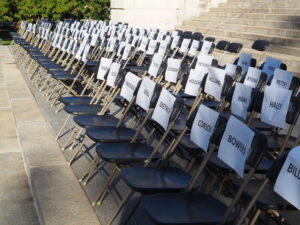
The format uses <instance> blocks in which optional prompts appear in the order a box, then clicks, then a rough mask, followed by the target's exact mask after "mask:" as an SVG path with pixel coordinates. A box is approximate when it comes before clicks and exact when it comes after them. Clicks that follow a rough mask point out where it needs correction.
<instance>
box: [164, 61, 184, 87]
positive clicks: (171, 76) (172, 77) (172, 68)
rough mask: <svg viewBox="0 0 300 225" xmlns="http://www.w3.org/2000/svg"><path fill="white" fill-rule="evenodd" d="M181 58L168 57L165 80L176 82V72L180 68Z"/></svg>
mask: <svg viewBox="0 0 300 225" xmlns="http://www.w3.org/2000/svg"><path fill="white" fill-rule="evenodd" d="M180 65H181V59H173V58H169V59H168V67H167V70H166V74H165V80H166V81H168V82H171V83H176V82H177V77H178V73H179V70H180Z"/></svg>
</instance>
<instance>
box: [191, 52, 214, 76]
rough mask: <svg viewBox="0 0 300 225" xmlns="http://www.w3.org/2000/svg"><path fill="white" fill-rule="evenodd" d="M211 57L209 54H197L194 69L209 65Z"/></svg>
mask: <svg viewBox="0 0 300 225" xmlns="http://www.w3.org/2000/svg"><path fill="white" fill-rule="evenodd" d="M212 61H213V57H212V56H210V55H199V56H198V57H197V63H196V67H195V69H196V70H198V69H199V67H205V68H207V67H209V66H210V65H211V64H212ZM206 73H208V70H207V69H206Z"/></svg>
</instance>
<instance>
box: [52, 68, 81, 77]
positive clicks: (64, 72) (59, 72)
mask: <svg viewBox="0 0 300 225" xmlns="http://www.w3.org/2000/svg"><path fill="white" fill-rule="evenodd" d="M48 73H50V74H51V75H52V76H54V75H60V74H69V75H71V74H70V72H68V71H65V70H63V69H62V70H53V71H48ZM74 76H75V75H74Z"/></svg>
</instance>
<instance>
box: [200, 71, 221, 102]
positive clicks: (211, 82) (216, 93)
mask: <svg viewBox="0 0 300 225" xmlns="http://www.w3.org/2000/svg"><path fill="white" fill-rule="evenodd" d="M224 80H225V70H222V69H218V68H215V67H211V66H210V67H208V77H207V80H206V83H205V88H204V91H205V93H207V94H209V95H211V96H213V97H215V98H217V99H221V94H222V89H223V85H224Z"/></svg>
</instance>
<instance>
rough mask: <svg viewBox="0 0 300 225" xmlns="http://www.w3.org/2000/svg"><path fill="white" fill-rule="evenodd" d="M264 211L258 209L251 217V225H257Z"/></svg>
mask: <svg viewBox="0 0 300 225" xmlns="http://www.w3.org/2000/svg"><path fill="white" fill-rule="evenodd" d="M261 213H262V211H261V210H260V209H257V210H256V212H255V214H254V216H253V218H252V219H251V221H250V223H249V225H255V224H256V221H257V220H258V218H259V216H260V215H261Z"/></svg>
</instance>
